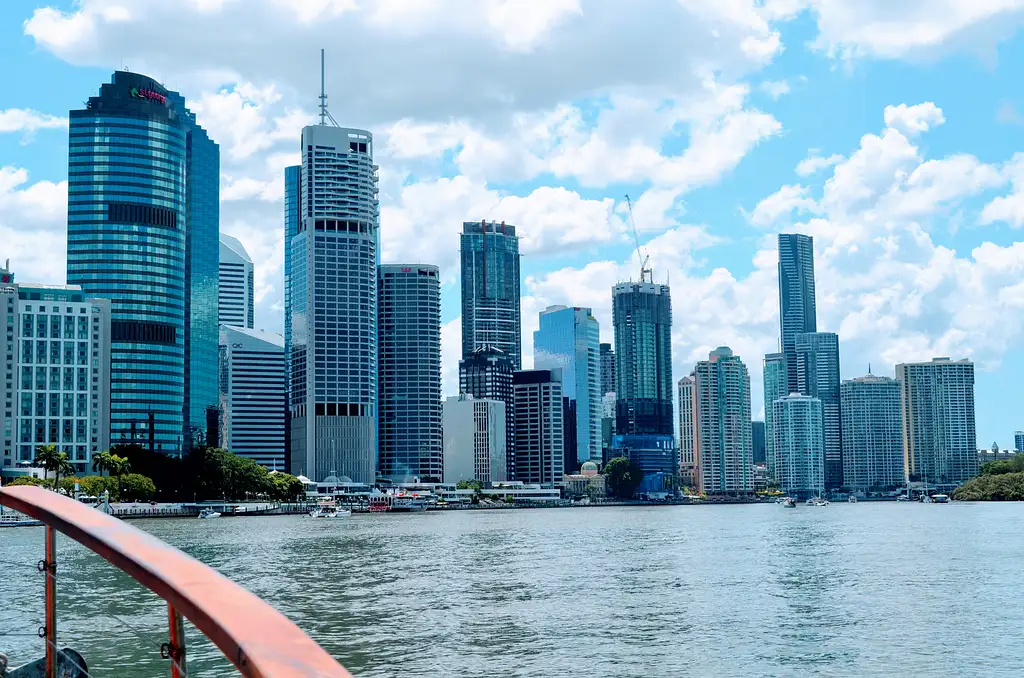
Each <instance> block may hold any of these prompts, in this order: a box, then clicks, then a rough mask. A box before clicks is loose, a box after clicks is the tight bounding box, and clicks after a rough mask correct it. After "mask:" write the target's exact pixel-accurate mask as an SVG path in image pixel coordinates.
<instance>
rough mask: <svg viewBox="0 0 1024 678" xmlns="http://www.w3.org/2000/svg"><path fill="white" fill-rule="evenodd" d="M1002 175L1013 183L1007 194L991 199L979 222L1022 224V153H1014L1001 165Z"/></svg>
mask: <svg viewBox="0 0 1024 678" xmlns="http://www.w3.org/2000/svg"><path fill="white" fill-rule="evenodd" d="M1003 176H1004V177H1006V178H1007V179H1008V180H1009V181H1010V182H1011V183H1012V185H1013V191H1012V192H1011V193H1010V194H1009V195H1004V196H999V197H998V198H995V199H993V200H992V201H991V202H989V203H988V204H987V205H985V207H984V209H982V211H981V218H980V222H981V223H982V224H992V223H995V222H998V221H1002V222H1005V223H1007V224H1009V225H1010V226H1012V227H1014V228H1020V227H1021V226H1024V153H1015V154H1014V156H1013V158H1011V159H1010V160H1009V161H1008V162H1007V163H1006V164H1005V165H1004V166H1003Z"/></svg>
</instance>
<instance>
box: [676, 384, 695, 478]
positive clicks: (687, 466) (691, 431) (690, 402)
mask: <svg viewBox="0 0 1024 678" xmlns="http://www.w3.org/2000/svg"><path fill="white" fill-rule="evenodd" d="M695 396H696V390H695V378H694V375H692V374H691V375H690V376H688V377H683V378H682V379H680V380H679V477H680V482H681V483H682V484H683V486H685V487H690V488H699V487H700V464H699V460H698V459H697V440H696V437H695V436H696V428H697V427H696V416H697V413H696V401H695Z"/></svg>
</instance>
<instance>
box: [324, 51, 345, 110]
mask: <svg viewBox="0 0 1024 678" xmlns="http://www.w3.org/2000/svg"><path fill="white" fill-rule="evenodd" d="M324 71H325V68H324V50H323V48H322V47H321V48H320V124H321V125H326V124H327V122H326V121H327V120H330V121H331V124H332V125H334V126H335V127H341V125H339V124H338V121H337V120H335V119H334V117H333V116H332V115H331V112H330V111H328V110H327V87H326V85H325V77H324Z"/></svg>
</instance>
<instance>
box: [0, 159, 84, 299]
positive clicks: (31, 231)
mask: <svg viewBox="0 0 1024 678" xmlns="http://www.w3.org/2000/svg"><path fill="white" fill-rule="evenodd" d="M67 210H68V184H67V182H66V181H61V182H59V183H53V182H50V181H37V182H35V183H31V184H30V183H29V173H28V172H27V171H26V170H25V169H23V168H17V167H10V166H7V167H0V240H2V241H3V243H4V252H3V257H4V258H5V259H6V258H10V260H11V267H12V268H13V269H14V272H15V275H16V276H18V279H19V280H22V281H25V282H41V283H51V284H62V283H63V282H64V278H65V269H66V252H67V247H66V245H65V242H66V235H65V228H64V226H65V224H66V222H67Z"/></svg>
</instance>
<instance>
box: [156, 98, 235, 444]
mask: <svg viewBox="0 0 1024 678" xmlns="http://www.w3.org/2000/svg"><path fill="white" fill-rule="evenodd" d="M167 102H168V105H170V106H171V107H173V108H174V110H175V111H176V112H177V114H178V116H179V118H180V119H181V121H182V125H183V127H184V129H185V134H186V136H185V224H186V229H185V367H186V370H185V417H186V420H185V440H184V442H185V445H186V446H188V445H189V444H191V443H192V442H193V439H194V436H195V433H196V432H197V431H205V428H206V421H207V419H206V411H207V409H209V408H211V407H212V408H215V407H217V402H218V398H219V394H218V385H217V363H218V351H219V349H218V346H219V343H220V334H219V331H218V327H219V323H218V314H219V311H218V306H219V302H220V295H219V293H218V288H219V280H220V266H219V252H220V245H219V240H220V147H219V146H218V145H217V144H216V143H215V142H214V141H213V140H212V139H210V137H209V135H208V134H207V133H206V130H204V129H203V128H202V127H200V126H199V124H198V123H197V122H196V116H195V114H194V113H192V111H190V110H189V109H188V108H186V106H185V98H184V97H182V96H181V95H180V94H178V93H177V92H168V94H167ZM249 326H250V327H252V325H249ZM209 444H211V445H214V444H216V441H209Z"/></svg>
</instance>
